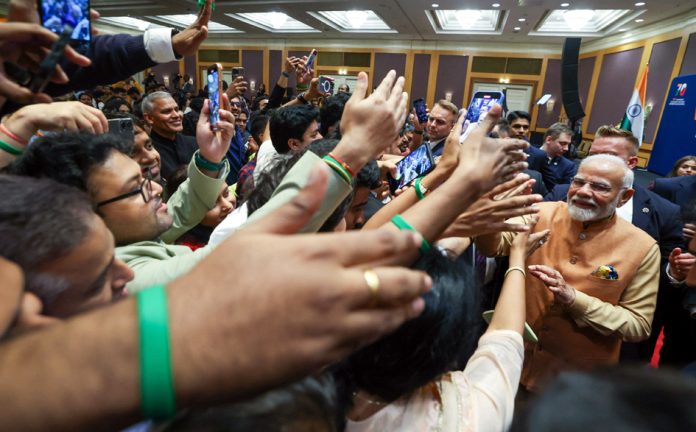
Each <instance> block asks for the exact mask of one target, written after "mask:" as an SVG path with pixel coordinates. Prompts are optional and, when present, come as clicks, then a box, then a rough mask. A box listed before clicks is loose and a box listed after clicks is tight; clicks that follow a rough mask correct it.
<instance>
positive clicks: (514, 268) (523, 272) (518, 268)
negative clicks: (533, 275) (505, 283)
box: [504, 266, 527, 277]
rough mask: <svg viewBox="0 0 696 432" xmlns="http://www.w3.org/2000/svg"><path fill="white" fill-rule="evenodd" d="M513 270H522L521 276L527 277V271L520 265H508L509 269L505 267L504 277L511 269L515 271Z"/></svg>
mask: <svg viewBox="0 0 696 432" xmlns="http://www.w3.org/2000/svg"><path fill="white" fill-rule="evenodd" d="M515 270H517V271H518V272H522V276H524V277H527V272H526V271H524V269H523V268H522V267H518V266H513V267H510V268H509V269H507V271H506V272H505V276H504V277H507V275H508V273H510V272H511V271H515Z"/></svg>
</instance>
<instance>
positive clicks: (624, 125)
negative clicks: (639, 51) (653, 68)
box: [619, 66, 649, 143]
mask: <svg viewBox="0 0 696 432" xmlns="http://www.w3.org/2000/svg"><path fill="white" fill-rule="evenodd" d="M648 69H649V66H645V70H644V71H643V76H642V77H640V81H638V87H636V88H635V89H634V90H633V96H631V101H630V102H629V103H628V107H626V112H625V113H624V117H623V120H621V126H619V127H620V128H621V129H625V130H628V131H631V132H633V136H634V137H636V138H638V142H641V143H642V142H643V126H645V89H646V88H647V86H648Z"/></svg>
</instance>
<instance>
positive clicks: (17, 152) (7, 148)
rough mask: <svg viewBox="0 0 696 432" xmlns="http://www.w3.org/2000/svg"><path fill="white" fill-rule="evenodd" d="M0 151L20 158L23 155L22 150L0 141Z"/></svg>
mask: <svg viewBox="0 0 696 432" xmlns="http://www.w3.org/2000/svg"><path fill="white" fill-rule="evenodd" d="M0 149H2V150H5V151H6V152H7V153H9V154H11V155H13V156H20V155H21V154H22V153H24V150H22V149H18V148H17V147H14V146H12V145H10V144H8V143H6V142H5V141H0Z"/></svg>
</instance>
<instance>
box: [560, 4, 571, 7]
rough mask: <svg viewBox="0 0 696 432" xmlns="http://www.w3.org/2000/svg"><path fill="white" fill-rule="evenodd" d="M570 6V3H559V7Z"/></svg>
mask: <svg viewBox="0 0 696 432" xmlns="http://www.w3.org/2000/svg"><path fill="white" fill-rule="evenodd" d="M568 6H570V3H561V7H568Z"/></svg>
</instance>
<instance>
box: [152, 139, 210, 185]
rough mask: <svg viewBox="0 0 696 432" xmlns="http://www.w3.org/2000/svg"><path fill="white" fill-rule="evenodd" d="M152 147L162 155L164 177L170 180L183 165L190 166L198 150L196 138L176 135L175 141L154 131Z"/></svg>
mask: <svg viewBox="0 0 696 432" xmlns="http://www.w3.org/2000/svg"><path fill="white" fill-rule="evenodd" d="M150 138H151V139H152V145H153V146H154V147H155V150H157V151H158V152H159V154H160V158H161V161H162V163H161V167H162V168H161V169H162V177H163V178H165V179H168V178H169V176H170V175H172V173H173V172H174V171H176V170H177V169H178V168H179V167H180V166H182V165H188V164H189V162H190V161H191V158H192V157H193V154H194V153H195V152H196V150H198V143H197V142H196V138H195V137H191V136H186V135H184V134H182V133H178V134H176V139H175V140H174V141H172V140H169V139H167V138H165V137H163V136H162V135H159V134H158V133H157V132H155V131H154V130H153V131H152V132H151V133H150Z"/></svg>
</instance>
